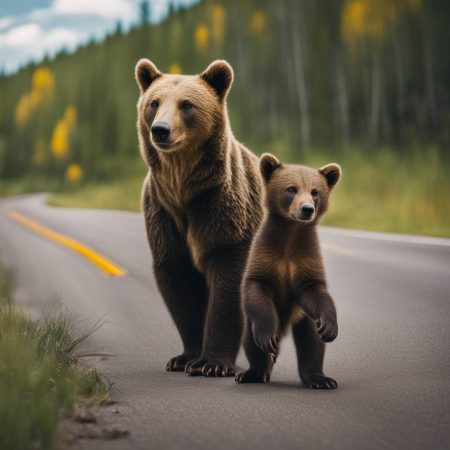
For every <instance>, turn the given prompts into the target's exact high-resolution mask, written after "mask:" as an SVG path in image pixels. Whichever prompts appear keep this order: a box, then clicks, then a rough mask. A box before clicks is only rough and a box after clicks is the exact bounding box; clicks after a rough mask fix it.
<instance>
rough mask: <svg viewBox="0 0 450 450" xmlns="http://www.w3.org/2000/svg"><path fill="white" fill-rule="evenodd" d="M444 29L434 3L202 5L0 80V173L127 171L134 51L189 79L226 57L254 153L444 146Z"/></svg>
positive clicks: (448, 122)
mask: <svg viewBox="0 0 450 450" xmlns="http://www.w3.org/2000/svg"><path fill="white" fill-rule="evenodd" d="M449 23H450V3H448V2H440V1H439V0H427V1H424V0H423V1H422V0H348V1H344V0H333V1H330V0H277V1H261V0H246V1H242V0H240V1H238V0H227V1H220V0H215V1H207V0H205V1H203V2H201V3H200V4H197V5H195V6H194V7H192V8H189V9H187V10H179V11H173V12H172V13H171V14H170V16H169V17H168V18H167V19H166V20H165V21H163V22H162V23H160V24H158V25H155V26H150V25H146V26H141V27H138V28H134V29H132V30H131V31H130V32H128V33H127V34H126V35H124V34H122V33H121V31H120V30H118V31H117V32H116V33H115V34H113V35H110V36H108V37H107V38H106V39H105V40H104V41H103V42H102V43H99V44H95V43H92V44H90V45H88V46H86V47H83V48H80V49H79V50H78V51H76V52H75V53H74V54H64V53H62V54H60V55H58V56H57V57H56V58H55V60H53V61H45V62H43V63H42V64H40V65H38V66H29V67H27V68H25V69H23V70H21V71H20V72H19V73H17V74H15V75H13V76H10V77H3V78H0V98H1V101H0V177H2V178H3V179H5V178H8V177H15V176H18V175H21V174H24V173H40V174H47V175H49V176H50V175H51V176H54V175H56V176H63V175H62V174H66V176H69V177H72V178H73V179H74V180H76V179H77V177H79V176H80V175H79V172H80V170H83V171H84V173H85V175H86V176H87V177H88V178H89V177H96V178H103V177H107V176H108V174H109V173H111V172H112V171H113V170H112V169H115V168H117V167H119V166H120V167H122V168H124V167H125V168H126V165H124V161H126V160H129V159H131V158H133V157H136V155H137V139H136V130H135V121H136V117H135V116H136V110H135V105H136V101H137V97H138V89H137V86H136V84H135V81H134V75H133V71H134V66H135V63H136V61H137V60H138V59H139V58H141V57H143V56H146V57H149V58H150V59H152V60H153V61H154V62H155V63H156V64H157V65H158V67H159V68H160V69H162V70H164V71H172V72H178V71H182V72H186V73H198V72H200V71H202V70H203V69H204V68H205V67H206V66H207V64H208V63H209V62H210V61H211V60H212V59H215V58H218V57H221V58H226V59H228V60H229V61H230V62H231V63H232V65H233V67H234V69H235V84H234V87H233V89H232V94H231V97H230V101H229V105H230V113H231V119H232V126H233V130H234V132H235V134H236V135H237V137H238V138H239V139H240V140H242V141H244V142H246V143H248V144H251V145H252V146H253V148H254V149H255V150H256V151H261V150H264V149H267V148H268V147H271V146H272V147H273V146H275V147H276V148H277V149H278V151H279V152H280V153H284V155H285V156H286V157H289V158H291V159H296V160H298V159H300V158H301V156H302V154H304V153H306V152H310V151H312V150H311V149H320V148H325V147H332V148H339V147H345V146H348V145H351V146H354V147H358V148H360V147H361V148H369V147H381V146H390V147H394V148H399V149H401V148H402V147H403V148H404V147H408V146H411V145H430V144H434V145H436V146H438V147H444V146H446V145H448V144H449V142H450V138H449V133H450V132H449V130H450V59H449V57H448V46H449V44H450V27H449Z"/></svg>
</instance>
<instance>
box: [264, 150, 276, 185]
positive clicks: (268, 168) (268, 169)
mask: <svg viewBox="0 0 450 450" xmlns="http://www.w3.org/2000/svg"><path fill="white" fill-rule="evenodd" d="M279 167H281V163H280V161H278V159H277V157H276V156H273V155H272V154H270V153H264V154H263V155H261V159H260V160H259V170H260V171H261V175H262V176H263V179H264V181H265V182H266V183H267V182H268V181H269V180H270V177H271V176H272V174H273V173H274V172H275V170H276V169H278V168H279Z"/></svg>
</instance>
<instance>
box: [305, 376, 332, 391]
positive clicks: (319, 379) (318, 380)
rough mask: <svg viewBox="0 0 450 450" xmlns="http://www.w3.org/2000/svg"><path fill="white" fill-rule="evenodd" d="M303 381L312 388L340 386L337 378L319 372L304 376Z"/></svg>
mask: <svg viewBox="0 0 450 450" xmlns="http://www.w3.org/2000/svg"><path fill="white" fill-rule="evenodd" d="M302 383H303V385H304V386H305V387H307V388H310V389H336V388H337V387H338V384H337V381H336V380H335V379H333V378H330V377H326V376H325V375H318V374H317V375H309V376H308V377H307V378H302Z"/></svg>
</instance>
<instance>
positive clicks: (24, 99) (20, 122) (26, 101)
mask: <svg viewBox="0 0 450 450" xmlns="http://www.w3.org/2000/svg"><path fill="white" fill-rule="evenodd" d="M30 113H31V96H30V94H23V95H22V96H21V97H20V99H19V101H18V103H17V106H16V111H15V121H16V126H17V127H18V128H22V127H23V126H24V125H25V124H26V123H27V122H28V119H29V117H30Z"/></svg>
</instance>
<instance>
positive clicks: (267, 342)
mask: <svg viewBox="0 0 450 450" xmlns="http://www.w3.org/2000/svg"><path fill="white" fill-rule="evenodd" d="M253 340H254V341H255V344H256V345H257V346H258V347H259V348H260V349H261V350H262V351H263V352H266V353H271V354H272V355H274V357H275V358H276V355H278V351H279V337H278V334H277V333H276V332H274V331H272V330H267V329H265V328H264V327H259V326H256V325H255V324H254V325H253Z"/></svg>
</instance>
